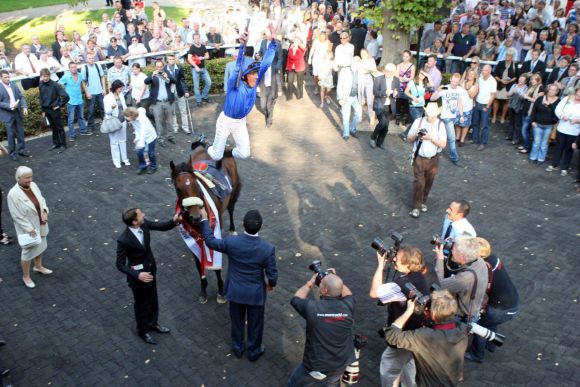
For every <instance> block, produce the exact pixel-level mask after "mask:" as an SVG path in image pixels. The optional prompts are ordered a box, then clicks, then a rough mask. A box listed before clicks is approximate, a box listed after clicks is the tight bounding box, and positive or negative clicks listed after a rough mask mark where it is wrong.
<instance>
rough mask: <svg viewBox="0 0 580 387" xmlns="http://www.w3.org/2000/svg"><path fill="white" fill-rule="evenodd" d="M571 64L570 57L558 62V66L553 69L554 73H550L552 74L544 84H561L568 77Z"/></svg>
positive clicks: (565, 56)
mask: <svg viewBox="0 0 580 387" xmlns="http://www.w3.org/2000/svg"><path fill="white" fill-rule="evenodd" d="M571 62H572V58H570V57H569V56H568V55H564V56H563V57H561V58H560V61H558V66H557V67H554V68H553V69H552V72H550V74H549V75H548V76H547V77H546V79H545V80H544V83H545V84H546V85H551V84H552V83H558V82H561V81H562V79H564V78H566V77H567V76H568V67H569V66H570V63H571Z"/></svg>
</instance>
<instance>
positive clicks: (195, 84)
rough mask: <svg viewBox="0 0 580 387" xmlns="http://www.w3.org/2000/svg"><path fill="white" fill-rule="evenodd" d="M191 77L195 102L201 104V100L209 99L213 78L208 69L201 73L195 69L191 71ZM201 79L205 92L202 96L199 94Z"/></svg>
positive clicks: (202, 70) (203, 69)
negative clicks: (200, 79)
mask: <svg viewBox="0 0 580 387" xmlns="http://www.w3.org/2000/svg"><path fill="white" fill-rule="evenodd" d="M191 76H192V77H193V93H194V94H195V102H201V99H202V98H203V99H207V98H208V95H209V88H210V87H211V78H210V77H209V73H208V72H207V70H206V68H205V67H204V68H202V69H200V71H199V72H197V71H195V69H193V70H191ZM199 77H201V78H202V79H203V91H202V93H201V95H200V94H199Z"/></svg>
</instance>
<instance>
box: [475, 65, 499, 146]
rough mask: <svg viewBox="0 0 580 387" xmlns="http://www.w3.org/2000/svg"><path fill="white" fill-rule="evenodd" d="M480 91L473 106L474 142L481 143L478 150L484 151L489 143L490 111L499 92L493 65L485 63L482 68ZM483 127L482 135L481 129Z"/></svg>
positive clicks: (479, 83) (479, 82)
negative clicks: (493, 74) (493, 73)
mask: <svg viewBox="0 0 580 387" xmlns="http://www.w3.org/2000/svg"><path fill="white" fill-rule="evenodd" d="M478 88H479V91H478V93H477V98H476V99H475V102H476V105H475V107H474V108H473V118H472V124H473V133H472V136H471V143H472V144H479V147H478V148H477V149H478V150H480V151H482V150H484V149H485V147H486V145H487V140H488V138H489V113H490V109H491V106H493V101H494V99H495V95H496V93H497V81H496V80H495V79H494V78H493V77H492V76H491V66H490V65H485V66H483V69H482V70H481V76H480V77H479V80H478ZM480 129H481V137H480V136H479V130H480Z"/></svg>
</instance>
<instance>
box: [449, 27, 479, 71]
mask: <svg viewBox="0 0 580 387" xmlns="http://www.w3.org/2000/svg"><path fill="white" fill-rule="evenodd" d="M469 28H470V25H469V24H468V23H465V24H463V26H462V27H461V32H458V33H456V34H455V35H454V36H453V39H452V40H451V43H450V44H449V47H448V48H447V54H449V55H453V56H458V57H461V58H463V59H466V58H469V57H470V56H471V54H473V51H474V50H475V43H476V39H475V36H473V35H472V34H471V32H470V31H469ZM464 67H465V62H463V61H459V60H454V61H453V62H452V66H451V72H452V73H460V74H461V73H463V70H464V69H465V68H464Z"/></svg>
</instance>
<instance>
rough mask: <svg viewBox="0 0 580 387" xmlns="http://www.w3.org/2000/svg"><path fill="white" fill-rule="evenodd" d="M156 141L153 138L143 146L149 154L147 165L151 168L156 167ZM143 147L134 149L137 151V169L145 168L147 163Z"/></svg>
mask: <svg viewBox="0 0 580 387" xmlns="http://www.w3.org/2000/svg"><path fill="white" fill-rule="evenodd" d="M156 143H157V140H154V141H153V142H151V143H149V144H145V148H147V154H148V155H149V162H150V164H149V167H150V168H152V169H156V168H157V158H156V157H155V144H156ZM145 148H138V149H135V152H136V153H137V158H138V159H139V169H145V168H147V164H145V156H144V154H145Z"/></svg>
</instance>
